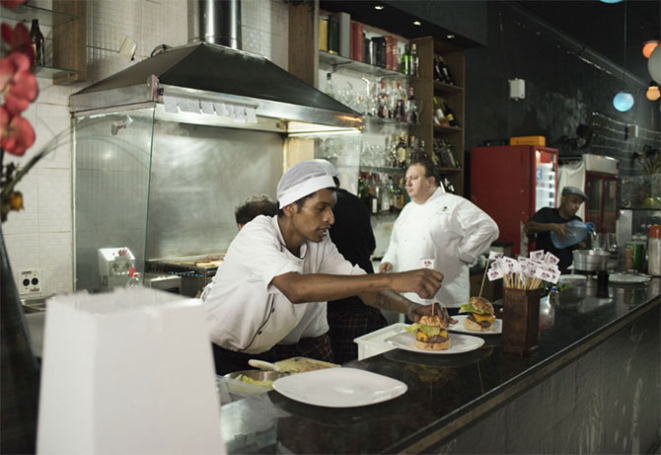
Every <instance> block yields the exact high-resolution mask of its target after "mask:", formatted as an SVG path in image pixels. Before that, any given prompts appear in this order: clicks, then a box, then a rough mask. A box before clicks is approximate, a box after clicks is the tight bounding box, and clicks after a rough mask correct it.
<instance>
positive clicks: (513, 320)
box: [501, 287, 540, 354]
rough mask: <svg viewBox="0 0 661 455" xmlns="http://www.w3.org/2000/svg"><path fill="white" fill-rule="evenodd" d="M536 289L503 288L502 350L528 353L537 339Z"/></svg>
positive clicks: (537, 291)
mask: <svg viewBox="0 0 661 455" xmlns="http://www.w3.org/2000/svg"><path fill="white" fill-rule="evenodd" d="M539 298H540V292H539V290H538V289H534V290H527V289H514V288H507V287H506V288H505V289H504V296H503V333H502V337H501V340H502V344H503V351H504V352H506V353H508V354H530V353H531V352H532V351H533V350H534V349H536V348H537V343H538V341H539Z"/></svg>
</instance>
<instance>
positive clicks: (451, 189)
mask: <svg viewBox="0 0 661 455" xmlns="http://www.w3.org/2000/svg"><path fill="white" fill-rule="evenodd" d="M443 187H444V188H445V191H446V192H448V193H454V185H453V184H452V182H450V181H449V180H448V178H447V177H444V178H443Z"/></svg>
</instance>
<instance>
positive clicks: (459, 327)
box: [448, 315, 503, 344]
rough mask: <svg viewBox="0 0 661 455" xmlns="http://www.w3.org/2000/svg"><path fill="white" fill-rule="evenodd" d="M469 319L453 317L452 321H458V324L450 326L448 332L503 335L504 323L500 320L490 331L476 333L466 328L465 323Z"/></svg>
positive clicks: (463, 316)
mask: <svg viewBox="0 0 661 455" xmlns="http://www.w3.org/2000/svg"><path fill="white" fill-rule="evenodd" d="M467 317H468V315H458V316H452V319H454V320H455V321H457V323H456V324H450V327H448V330H450V331H452V332H461V333H470V334H471V335H500V334H501V333H503V321H501V320H500V319H496V322H494V323H493V324H492V325H491V327H489V330H485V331H484V332H475V331H473V330H468V329H467V328H466V327H464V321H465V320H466V318H467ZM453 344H454V343H453Z"/></svg>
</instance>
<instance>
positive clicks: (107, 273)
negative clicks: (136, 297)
mask: <svg viewBox="0 0 661 455" xmlns="http://www.w3.org/2000/svg"><path fill="white" fill-rule="evenodd" d="M97 251H98V264H99V273H98V275H99V281H100V283H101V288H102V289H106V290H107V289H112V288H114V287H115V286H124V285H126V283H127V282H128V279H129V269H131V267H133V268H135V256H133V253H131V250H129V249H128V248H127V247H119V248H99V249H98V250H97Z"/></svg>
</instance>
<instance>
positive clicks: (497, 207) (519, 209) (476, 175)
mask: <svg viewBox="0 0 661 455" xmlns="http://www.w3.org/2000/svg"><path fill="white" fill-rule="evenodd" d="M557 170H558V151H557V150H556V149H552V148H547V147H539V146H530V145H515V146H497V147H474V148H472V149H471V169H470V171H471V200H472V201H473V203H475V204H476V205H477V206H478V207H480V208H481V209H482V210H484V211H485V212H487V213H488V214H489V216H491V217H492V218H493V219H494V221H496V223H497V224H498V229H499V230H500V236H499V238H498V241H501V242H512V254H514V255H518V254H522V255H527V254H528V238H527V236H526V235H525V234H523V226H524V225H525V224H526V222H528V220H529V219H530V218H531V217H532V216H533V215H534V214H535V212H537V211H538V210H540V209H541V208H543V207H556V204H557V196H558V195H557V186H558V177H557Z"/></svg>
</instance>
